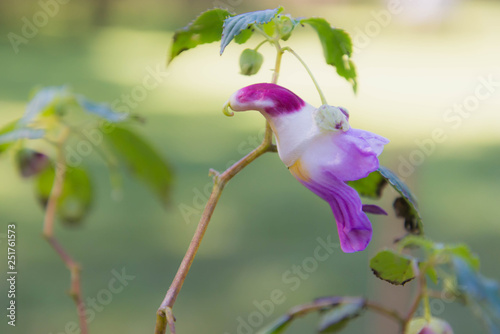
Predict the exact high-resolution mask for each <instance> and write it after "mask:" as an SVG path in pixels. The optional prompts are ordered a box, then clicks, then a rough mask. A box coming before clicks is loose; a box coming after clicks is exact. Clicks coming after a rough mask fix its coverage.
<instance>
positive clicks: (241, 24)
mask: <svg viewBox="0 0 500 334" xmlns="http://www.w3.org/2000/svg"><path fill="white" fill-rule="evenodd" d="M282 10H283V7H278V8H276V9H266V10H259V11H256V12H249V13H244V14H240V15H236V16H231V17H228V18H227V19H226V20H225V21H224V26H223V28H222V39H221V44H220V54H222V53H223V52H224V49H225V48H226V46H227V45H228V44H229V43H230V42H231V41H232V40H233V38H234V37H235V36H237V35H238V34H240V33H241V32H242V31H243V30H245V29H247V28H248V26H250V25H251V24H265V23H267V22H269V21H271V20H272V19H273V18H275V17H276V15H278V14H279V13H280V12H281V11H282ZM240 40H241V39H240Z"/></svg>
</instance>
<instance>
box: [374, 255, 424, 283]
mask: <svg viewBox="0 0 500 334" xmlns="http://www.w3.org/2000/svg"><path fill="white" fill-rule="evenodd" d="M370 268H371V269H372V271H373V273H374V274H375V276H377V277H378V278H380V279H382V280H384V281H387V282H389V283H391V284H394V285H405V283H407V282H409V281H411V280H412V279H414V278H415V274H414V273H413V268H412V259H411V258H409V257H406V256H404V255H402V254H398V253H396V252H394V251H392V250H383V251H381V252H379V253H377V255H375V256H374V257H373V258H372V259H371V261H370Z"/></svg>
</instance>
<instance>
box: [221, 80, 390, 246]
mask: <svg viewBox="0 0 500 334" xmlns="http://www.w3.org/2000/svg"><path fill="white" fill-rule="evenodd" d="M229 108H231V109H232V110H234V111H246V110H257V111H259V112H260V113H261V114H262V115H263V116H264V117H265V118H266V119H267V121H268V122H269V124H270V125H271V127H272V130H273V132H274V135H275V137H276V144H277V147H278V154H279V156H280V158H281V160H282V161H283V163H284V164H285V165H286V166H287V167H288V168H289V170H290V172H291V173H292V175H293V176H294V177H295V178H296V179H297V180H298V181H299V182H300V183H302V184H303V185H304V186H306V187H307V188H308V189H309V190H311V191H312V192H313V193H315V194H316V195H318V196H319V197H321V198H322V199H323V200H325V201H326V202H328V204H330V207H331V208H332V211H333V215H334V216H335V220H336V222H337V230H338V234H339V238H340V245H341V248H342V250H343V251H344V252H346V253H351V252H357V251H362V250H364V249H365V248H366V246H367V245H368V243H369V242H370V240H371V236H372V227H371V223H370V221H369V220H368V217H367V216H366V214H365V212H364V211H363V204H362V203H361V199H360V197H359V195H358V193H357V192H356V190H354V189H353V188H351V187H350V186H349V185H348V184H347V181H354V180H358V179H361V178H364V177H366V176H368V174H370V173H371V172H373V171H375V170H377V169H378V167H379V162H378V158H377V157H378V156H379V155H380V153H382V150H383V147H384V145H385V144H387V143H388V142H389V141H388V140H387V139H385V138H383V137H381V136H378V135H376V134H374V133H371V132H367V131H363V130H357V129H352V128H351V127H350V125H349V114H348V112H347V111H346V110H345V109H343V108H339V107H334V106H329V105H322V106H321V107H319V108H315V107H313V106H311V105H310V104H308V103H306V102H305V101H303V100H302V99H301V98H300V97H298V96H297V95H295V94H294V93H293V92H291V91H290V90H288V89H286V88H284V87H281V86H278V85H275V84H267V83H261V84H255V85H251V86H247V87H244V88H242V89H240V90H238V91H237V92H235V93H234V94H233V95H232V96H231V97H230V98H229V100H228V101H227V102H226V104H225V106H224V113H226V114H227V115H230V116H232V115H233V113H232V112H230V111H229ZM366 211H367V212H371V213H385V212H384V211H383V210H382V209H380V208H378V209H374V206H366Z"/></svg>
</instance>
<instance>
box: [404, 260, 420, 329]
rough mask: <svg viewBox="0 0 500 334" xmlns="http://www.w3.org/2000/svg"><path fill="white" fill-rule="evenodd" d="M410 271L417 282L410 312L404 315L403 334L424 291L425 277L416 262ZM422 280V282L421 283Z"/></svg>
mask: <svg viewBox="0 0 500 334" xmlns="http://www.w3.org/2000/svg"><path fill="white" fill-rule="evenodd" d="M412 269H413V273H414V274H415V276H416V277H417V280H418V288H417V295H416V296H415V300H414V301H413V304H412V305H411V307H410V310H409V311H408V314H407V315H406V317H405V319H404V326H403V332H405V331H406V330H407V327H408V325H409V323H410V321H411V319H412V318H413V316H414V315H415V313H416V312H417V310H418V307H419V306H420V302H421V301H422V298H423V297H424V289H425V287H424V286H425V275H422V274H421V273H420V269H419V268H418V263H417V261H412ZM422 280H423V281H422Z"/></svg>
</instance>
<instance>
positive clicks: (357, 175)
mask: <svg viewBox="0 0 500 334" xmlns="http://www.w3.org/2000/svg"><path fill="white" fill-rule="evenodd" d="M387 143H388V140H387V139H385V138H383V137H380V136H378V135H376V134H374V133H371V132H368V131H363V130H357V129H349V130H348V131H347V132H330V133H327V134H325V135H323V136H322V137H320V138H318V139H316V140H315V141H314V142H312V143H310V144H309V146H308V147H307V149H306V151H305V152H304V154H303V155H302V157H301V160H302V164H303V165H304V167H305V169H306V170H308V171H310V172H311V173H312V174H314V173H316V171H317V170H318V168H326V169H328V170H329V171H330V172H331V173H332V174H333V175H335V176H336V177H337V178H339V179H340V180H342V181H354V180H359V179H361V178H364V177H366V176H368V174H370V173H371V172H373V171H375V170H377V168H378V167H379V162H378V158H377V156H378V155H379V154H380V153H381V152H382V149H383V147H384V145H385V144H387Z"/></svg>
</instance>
